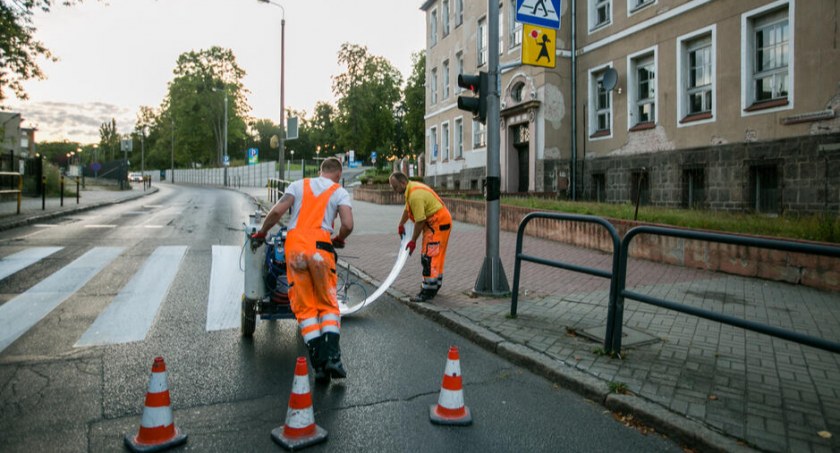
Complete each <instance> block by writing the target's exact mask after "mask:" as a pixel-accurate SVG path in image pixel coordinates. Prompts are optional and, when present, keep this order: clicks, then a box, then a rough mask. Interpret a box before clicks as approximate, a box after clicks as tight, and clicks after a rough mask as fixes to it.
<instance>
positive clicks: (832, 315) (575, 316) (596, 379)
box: [0, 183, 840, 452]
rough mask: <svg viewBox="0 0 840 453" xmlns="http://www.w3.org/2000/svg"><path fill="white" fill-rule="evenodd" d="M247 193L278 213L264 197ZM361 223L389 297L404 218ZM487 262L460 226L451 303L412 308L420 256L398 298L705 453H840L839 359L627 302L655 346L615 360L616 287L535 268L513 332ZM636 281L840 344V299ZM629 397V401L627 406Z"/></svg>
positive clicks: (679, 279) (665, 271) (381, 216)
mask: <svg viewBox="0 0 840 453" xmlns="http://www.w3.org/2000/svg"><path fill="white" fill-rule="evenodd" d="M162 184H165V183H162ZM239 190H241V191H242V192H244V193H247V194H248V195H250V196H251V197H252V198H254V199H255V200H256V201H258V202H260V204H262V205H263V206H265V207H267V206H268V201H267V200H266V191H265V189H263V188H253V189H247V188H242V189H239ZM132 192H136V193H137V194H139V195H136V194H132V195H133V196H142V195H143V194H148V193H150V192H151V191H146V192H142V191H138V190H134V191H132ZM83 195H84V192H83ZM109 196H110V198H111V199H112V200H111V201H112V202H118V201H123V200H124V199H125V197H126V195H125V194H124V193H120V192H117V193H116V194H114V193H111V194H110V195H108V194H107V193H105V194H97V195H96V196H91V197H84V196H83V199H84V198H87V199H88V200H92V199H93V198H94V197H97V198H101V199H98V200H97V201H96V203H106V202H108V201H107V198H109ZM65 201H66V200H65ZM93 204H94V202H93V201H91V202H90V205H91V206H92V205H93ZM0 205H2V206H0V228H3V227H4V225H9V224H11V220H10V219H11V218H12V217H18V218H19V217H21V216H19V215H13V213H14V211H13V210H12V211H11V213H9V209H8V202H4V203H0ZM37 207H38V208H40V204H38V206H37ZM353 209H354V216H355V219H356V229H355V231H354V233H353V235H352V236H351V237H350V238H349V240H348V242H347V247H346V248H345V249H344V250H342V251H341V257H342V258H341V261H342V262H346V263H348V264H349V265H350V266H351V267H352V268H353V269H354V270H356V271H358V272H359V273H360V274H362V276H363V277H364V278H366V279H367V280H369V281H371V282H372V283H374V284H378V283H379V282H381V281H382V280H384V279H385V277H386V276H387V274H388V273H389V272H390V270H391V267H392V265H393V262H394V260H395V259H396V255H397V252H398V250H397V248H398V243H399V242H398V238H397V235H396V224H397V221H398V219H399V214H400V210H401V209H402V208H401V207H400V206H380V205H375V204H371V203H365V202H360V201H354V208H353ZM33 215H35V214H34V213H32V212H30V213H29V216H33ZM23 217H26V215H24V216H23ZM19 221H20V220H18V222H19ZM515 239H516V236H515V234H514V233H508V232H501V233H500V244H499V255H500V258H501V261H502V263H503V266H504V270H505V274H506V276H507V279H508V281H509V282H510V283H511V284H512V277H513V270H514V248H515ZM524 253H526V254H529V255H534V256H540V257H543V258H547V259H553V260H562V261H565V262H568V263H573V264H577V265H582V266H591V267H598V268H602V269H609V265H610V263H611V261H610V260H611V257H610V255H608V254H605V253H601V252H597V251H593V250H588V249H583V248H578V247H572V246H569V245H565V244H561V243H556V242H552V241H547V240H542V239H536V238H531V237H528V238H526V240H525V248H524ZM484 256H485V232H484V228H483V227H482V226H478V225H468V224H464V223H460V222H456V223H455V225H454V226H453V233H452V236H451V239H450V245H449V251H448V252H447V262H446V270H445V278H444V282H443V288H442V290H441V292H440V293H439V294H438V296H437V297H436V298H435V299H434V300H433V301H432V302H431V303H422V304H416V303H411V302H408V301H407V296H408V295H411V294H414V293H416V292H418V291H419V282H420V279H421V275H420V263H419V256H417V254H415V255H414V256H412V257H411V258H410V259H409V262H408V264H407V265H406V268H405V269H403V271H402V273H401V274H400V276H399V278H398V279H397V281H396V282H395V283H394V285H392V287H391V289H390V290H389V293H390V294H391V295H393V296H395V297H396V298H398V299H401V300H402V303H405V304H406V305H407V306H409V307H411V308H412V309H414V310H415V311H417V312H420V313H422V314H424V315H426V316H428V317H430V318H432V319H435V320H436V321H438V322H440V323H442V324H444V325H446V326H447V327H449V328H451V329H453V330H455V331H457V332H459V333H460V334H462V335H463V336H465V337H467V338H469V339H470V340H472V341H474V342H476V343H478V344H480V345H482V346H484V347H486V348H488V349H490V350H492V351H494V352H496V353H497V354H499V355H501V356H503V357H505V358H507V359H508V360H510V361H512V362H513V363H516V364H518V365H521V366H524V367H527V368H529V369H531V370H532V371H534V372H536V373H538V374H541V375H543V376H545V377H546V378H548V379H550V380H553V381H554V382H556V383H557V384H558V385H563V386H565V387H568V388H570V389H572V390H575V391H578V392H580V393H581V394H582V395H584V396H585V397H587V398H590V399H592V400H594V401H596V402H598V403H600V404H602V405H604V406H605V407H606V408H608V409H610V410H614V411H618V412H622V413H625V414H632V415H633V416H634V417H635V418H637V419H638V420H641V421H642V422H645V423H647V424H649V425H650V426H651V427H653V428H655V429H656V430H657V431H659V432H661V433H663V434H666V435H668V436H670V437H672V438H674V439H675V440H677V441H678V442H681V443H682V444H683V445H685V446H686V447H689V448H692V449H694V450H696V451H750V450H762V451H780V452H781V451H784V452H808V451H812V452H830V451H840V354H832V353H829V352H825V351H822V350H819V349H815V348H811V347H807V346H801V345H798V344H796V343H793V342H789V341H785V340H780V339H776V338H773V337H770V336H767V335H763V334H758V333H754V332H750V331H746V330H743V329H740V328H735V327H731V326H727V325H723V324H720V323H717V322H713V321H707V320H704V319H701V318H697V317H693V316H689V315H684V314H681V313H677V312H673V311H669V310H665V309H661V308H658V307H654V306H651V305H646V304H642V303H638V302H634V301H629V300H628V301H626V303H625V308H624V322H623V325H624V329H625V333H626V332H627V331H628V330H629V329H634V330H637V331H639V332H641V333H642V334H647V335H649V336H651V337H652V338H653V340H654V342H651V343H648V344H642V345H639V346H633V347H625V348H624V350H623V351H622V357H621V358H613V357H609V356H606V355H604V354H602V347H603V344H602V343H600V342H597V341H593V340H592V339H590V338H587V337H586V336H584V335H583V334H584V331H587V332H593V331H594V332H603V331H605V325H606V316H607V295H608V289H609V282H608V280H606V279H603V278H600V277H594V276H589V275H584V274H579V273H574V272H571V271H565V270H561V269H555V268H550V267H547V266H540V265H537V264H534V263H524V264H523V266H522V273H521V286H520V293H519V305H518V310H517V316H516V317H515V318H513V317H511V316H510V309H511V301H510V297H504V298H488V297H475V296H474V295H473V294H472V288H473V287H474V285H475V282H476V278H477V275H478V271H479V268H480V267H481V264H482V261H483V259H484ZM628 269H629V271H628V277H627V288H628V289H632V290H633V291H635V292H639V293H642V294H646V295H650V296H655V297H660V298H664V299H668V300H671V301H674V302H679V303H684V304H688V305H691V306H695V307H702V308H704V309H708V310H714V311H719V312H721V313H726V314H729V315H732V316H737V317H742V318H745V319H750V320H754V321H759V322H763V323H767V324H770V325H773V326H778V327H783V328H788V329H794V330H796V331H800V332H803V333H807V334H810V335H814V336H818V337H821V338H825V339H828V340H832V341H840V294H838V293H829V292H823V291H818V290H814V289H810V288H805V287H801V286H794V285H789V284H784V283H777V282H770V281H765V280H759V279H749V278H742V277H736V276H730V275H726V274H721V273H713V272H706V271H699V270H693V269H686V268H681V267H676V266H668V265H663V264H658V263H652V262H648V261H642V260H631V261H630V263H629V266H628ZM378 303H383V302H381V301H380V302H378ZM359 316H365V313H364V312H362V313H360V314H359ZM600 335H602V336H603V333H601V334H600ZM465 372H466V371H465ZM623 389H624V390H626V394H621V393H616V392H615V391H616V390H623ZM820 432H827V433H830V434H831V435H832V436H831V437H830V438H824V437H822V436H820V434H819V433H820Z"/></svg>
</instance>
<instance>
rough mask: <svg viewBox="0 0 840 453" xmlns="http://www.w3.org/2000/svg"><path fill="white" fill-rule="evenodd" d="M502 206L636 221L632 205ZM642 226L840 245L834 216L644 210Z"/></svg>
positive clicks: (544, 202) (545, 202)
mask: <svg viewBox="0 0 840 453" xmlns="http://www.w3.org/2000/svg"><path fill="white" fill-rule="evenodd" d="M501 203H502V204H504V205H509V206H520V207H526V208H531V209H537V210H540V211H557V212H564V213H568V214H584V215H593V216H598V217H608V218H612V219H618V220H633V217H634V215H635V210H636V208H635V206H634V205H632V204H630V203H623V204H611V203H592V202H581V201H563V200H551V199H541V198H505V197H502V199H501ZM637 220H638V221H639V222H644V223H657V224H662V225H671V226H678V227H684V228H693V229H701V230H710V231H718V232H727V233H740V234H750V235H758V236H772V237H780V238H789V239H804V240H809V241H820V242H831V243H838V242H840V218H838V217H837V216H836V215H833V214H819V215H803V216H800V215H780V216H772V217H771V216H767V215H760V214H750V213H737V212H724V211H705V210H696V209H671V208H661V207H653V206H640V207H639V217H638V219H637Z"/></svg>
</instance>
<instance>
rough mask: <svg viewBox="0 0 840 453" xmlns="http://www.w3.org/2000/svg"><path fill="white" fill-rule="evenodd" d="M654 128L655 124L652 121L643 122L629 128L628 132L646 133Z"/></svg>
mask: <svg viewBox="0 0 840 453" xmlns="http://www.w3.org/2000/svg"><path fill="white" fill-rule="evenodd" d="M655 127H656V123H654V122H653V121H645V122H644V123H637V124H636V125H635V126H633V127H631V128H630V132H638V131H646V130H648V129H653V128H655Z"/></svg>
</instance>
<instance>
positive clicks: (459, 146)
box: [455, 118, 464, 159]
mask: <svg viewBox="0 0 840 453" xmlns="http://www.w3.org/2000/svg"><path fill="white" fill-rule="evenodd" d="M462 157H464V120H462V119H461V118H458V119H456V120H455V158H456V159H460V158H462Z"/></svg>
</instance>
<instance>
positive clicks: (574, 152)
mask: <svg viewBox="0 0 840 453" xmlns="http://www.w3.org/2000/svg"><path fill="white" fill-rule="evenodd" d="M569 3H570V4H571V6H572V118H571V121H572V125H571V126H572V143H571V144H572V168H571V172H570V178H569V179H570V180H571V181H570V182H571V185H572V200H573V201H574V200H576V199H577V196H576V195H575V193H576V191H577V190H576V188H577V178H576V176H577V175H576V173H577V36H576V35H575V33H576V32H577V16H576V11H577V8H575V3H576V2H575V0H571V1H570V2H569Z"/></svg>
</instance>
